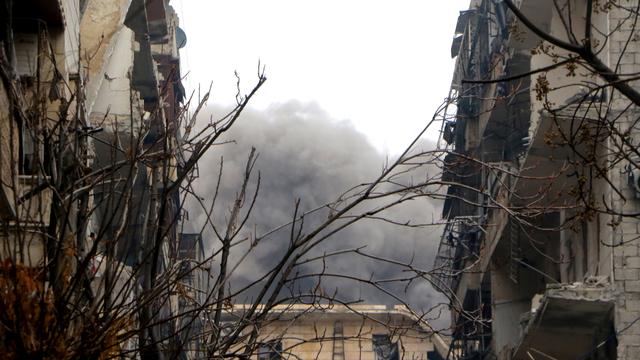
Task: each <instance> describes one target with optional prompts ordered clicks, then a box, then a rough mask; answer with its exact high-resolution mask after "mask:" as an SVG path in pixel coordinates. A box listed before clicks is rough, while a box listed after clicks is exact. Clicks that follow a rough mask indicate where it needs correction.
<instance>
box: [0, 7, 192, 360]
mask: <svg viewBox="0 0 640 360" xmlns="http://www.w3.org/2000/svg"><path fill="white" fill-rule="evenodd" d="M0 19H2V23H3V26H2V29H0V45H1V47H0V77H1V79H0V80H1V81H0V262H1V264H2V269H0V280H1V281H3V282H2V286H3V287H2V289H3V291H5V290H7V289H9V290H11V291H13V292H15V293H16V294H17V295H21V294H20V293H19V292H18V291H17V290H16V289H19V288H20V286H25V285H24V284H22V283H20V281H24V279H21V278H19V277H18V278H16V277H15V276H14V275H15V273H14V272H12V271H15V269H16V268H18V269H26V270H20V271H24V272H25V274H30V275H31V274H35V275H34V278H33V279H30V280H33V281H31V282H29V283H28V285H29V286H31V287H32V289H30V290H32V291H33V294H37V295H39V296H41V304H44V303H47V302H56V306H57V307H56V309H55V310H56V312H55V313H52V314H50V315H51V316H50V317H51V318H52V319H53V318H55V317H56V316H60V317H63V316H69V317H68V318H64V319H65V320H64V325H61V324H57V325H56V326H58V325H60V326H64V327H62V328H61V329H58V330H59V331H58V333H59V335H56V336H59V337H60V338H61V339H63V340H60V339H57V338H56V337H55V336H50V335H48V334H41V335H42V336H46V338H45V339H38V340H26V338H23V337H26V336H32V335H33V334H30V333H28V329H29V326H30V325H29V323H26V324H25V323H21V324H20V323H19V322H17V323H16V324H18V325H16V326H15V328H14V327H12V326H13V325H15V324H14V323H12V322H11V321H10V320H7V319H5V318H3V324H5V325H6V326H4V327H3V330H2V331H0V337H2V339H3V341H4V345H5V349H8V351H9V352H10V353H11V351H12V350H11V344H12V343H11V341H9V340H7V339H12V338H14V339H18V340H21V342H22V343H28V344H30V345H29V346H27V347H25V346H23V347H22V348H21V349H20V351H24V353H20V352H15V353H16V354H22V355H21V356H22V357H23V358H30V355H29V354H31V351H33V352H38V351H45V350H43V349H48V348H47V346H49V345H50V344H49V343H47V342H52V343H53V342H55V341H75V340H76V339H74V336H76V335H77V334H76V333H73V331H80V332H82V334H83V336H88V335H87V334H91V335H90V336H96V337H97V338H96V339H93V338H91V339H89V340H87V341H86V342H87V343H91V342H92V341H93V342H95V343H97V344H102V343H101V341H104V339H103V338H102V336H108V335H109V331H111V330H113V329H114V328H115V329H116V330H114V331H116V332H117V334H118V336H122V337H124V334H127V337H124V340H122V342H121V343H119V344H117V346H116V345H113V348H108V347H105V349H107V350H108V351H111V353H110V354H111V355H110V356H112V355H113V354H114V353H115V352H117V351H122V352H123V353H128V352H131V353H135V352H138V353H137V354H138V355H139V354H140V353H144V352H145V351H147V352H155V353H158V352H165V353H169V352H171V354H172V356H173V355H175V354H176V353H179V352H180V351H181V346H182V344H181V343H180V341H181V340H180V339H179V337H178V336H177V335H176V332H177V331H178V326H177V323H176V321H175V318H176V317H177V315H178V311H179V310H178V307H179V306H178V305H179V304H178V303H179V296H178V295H177V292H176V291H175V288H169V287H167V286H164V287H161V288H159V287H158V285H156V283H158V282H160V281H165V282H168V281H173V283H174V287H175V284H176V283H177V281H175V278H174V277H175V272H174V271H173V267H175V266H177V265H176V264H177V263H178V262H179V260H178V258H179V254H178V251H179V247H180V245H179V237H178V224H179V221H180V220H181V219H182V218H181V216H182V215H183V214H182V212H181V211H182V210H181V199H180V195H179V191H169V190H168V189H170V188H177V186H174V185H175V184H174V182H176V181H177V179H178V175H177V174H178V172H179V170H180V166H181V164H182V163H183V156H182V153H181V146H182V144H180V139H179V121H180V117H181V116H182V111H183V102H184V97H185V91H184V88H183V86H182V83H181V72H180V54H179V49H180V48H181V47H183V46H184V45H185V44H186V36H185V33H184V32H183V31H182V30H181V29H180V28H179V21H178V16H177V15H176V13H175V11H174V10H173V8H172V7H171V5H170V4H169V1H168V0H144V1H143V0H20V1H17V0H16V1H13V0H7V1H4V2H3V4H2V6H0ZM158 219H161V220H158ZM194 246H195V245H194ZM200 248H202V246H201V241H200ZM159 279H162V280H159ZM167 279H169V280H167ZM12 282H13V283H12ZM11 284H12V285H11ZM9 285H11V286H13V287H11V286H9ZM197 285H201V282H199V283H198V284H197ZM150 289H155V291H158V292H159V293H160V295H158V300H157V301H156V302H155V303H153V304H151V305H148V304H143V303H141V302H140V301H141V300H140V299H141V298H140V294H141V292H142V291H150ZM9 290H7V291H8V293H9V292H11V291H9ZM14 295H15V294H14ZM32 297H33V298H35V299H38V297H37V296H35V295H34V296H32ZM5 298H7V297H5ZM61 299H64V300H65V301H67V302H68V303H64V304H63V305H61V304H60V303H59V302H61V301H62V300H61ZM146 301H147V300H145V302H146ZM16 303H18V302H16ZM41 304H38V303H34V304H31V305H33V306H34V308H35V309H39V308H38V307H37V306H41ZM9 305H11V306H13V305H15V304H13V303H9V304H8V305H7V304H5V303H3V306H9ZM24 306H25V307H24V309H27V310H29V309H28V306H27V304H25V305H24ZM65 306H67V307H65ZM136 306H138V307H139V308H141V309H143V310H139V309H137V310H136V312H135V313H134V312H133V311H132V310H131V309H133V308H134V307H136ZM77 309H82V311H80V312H75V311H76V310H77ZM18 310H21V309H18ZM18 310H15V311H18ZM34 311H36V310H34ZM37 311H41V310H37ZM65 311H69V312H70V313H72V314H73V315H69V314H67V313H66V312H65ZM110 311H112V313H110ZM7 313H11V312H10V311H3V316H5V315H6V314H7ZM104 314H111V315H113V316H110V317H108V316H103V315H104ZM106 317H108V318H109V319H110V321H114V323H109V322H104V318H106ZM124 317H126V318H127V321H126V324H127V326H122V324H124V323H125V322H124V321H123V320H122V318H124ZM36 319H37V317H36ZM132 319H133V320H132ZM118 321H122V322H121V323H118ZM66 322H69V323H70V324H71V325H69V324H67V323H66ZM89 324H91V326H90V327H89V328H87V329H84V330H83V328H82V326H87V325H89ZM32 325H33V326H34V327H42V326H43V325H42V324H41V323H39V324H35V323H34V324H32ZM72 325H73V326H72ZM94 325H95V326H94ZM101 326H104V329H103V328H101ZM25 329H27V330H25ZM134 329H139V330H137V331H134ZM49 330H50V331H56V328H54V327H53V325H52V326H51V329H49ZM67 331H68V332H69V333H66V332H67ZM134 332H135V334H133V335H132V333H134ZM105 334H106V335H105ZM114 336H115V335H114ZM65 337H66V338H65ZM16 341H17V340H16ZM56 346H58V348H59V349H62V348H63V347H61V346H59V345H56ZM31 347H33V348H31ZM75 347H79V349H76V348H75ZM105 349H102V351H107V350H105ZM114 349H115V350H114ZM134 349H135V351H134ZM76 350H77V351H78V352H79V353H73V352H72V351H76ZM60 351H63V350H60ZM64 351H68V352H67V353H65V354H64V356H63V354H62V353H61V354H57V355H56V354H55V353H52V354H50V355H51V356H52V357H56V356H59V357H61V358H62V357H68V356H70V355H69V354H74V355H75V356H78V357H79V358H90V357H91V356H89V354H87V353H82V351H86V349H83V348H82V344H77V343H73V344H71V345H68V347H67V348H65V349H64ZM95 351H99V350H95ZM129 355H131V354H128V355H127V356H129ZM131 356H133V355H131ZM134 357H135V356H134Z"/></svg>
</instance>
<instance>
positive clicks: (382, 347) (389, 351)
mask: <svg viewBox="0 0 640 360" xmlns="http://www.w3.org/2000/svg"><path fill="white" fill-rule="evenodd" d="M371 340H372V342H373V352H374V353H375V360H399V359H400V356H399V355H398V343H397V342H394V343H392V342H391V338H390V337H389V335H386V334H381V335H373V336H372V338H371Z"/></svg>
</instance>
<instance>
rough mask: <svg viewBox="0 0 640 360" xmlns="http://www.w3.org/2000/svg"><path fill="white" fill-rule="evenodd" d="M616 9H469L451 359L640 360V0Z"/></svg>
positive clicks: (452, 240)
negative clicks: (637, 96) (638, 76)
mask: <svg viewBox="0 0 640 360" xmlns="http://www.w3.org/2000/svg"><path fill="white" fill-rule="evenodd" d="M601 5H602V4H599V5H596V4H595V2H594V3H592V2H590V1H573V0H563V1H553V0H549V1H546V0H545V1H529V0H520V1H513V2H509V4H507V3H506V2H505V1H493V0H473V1H471V4H470V7H469V9H468V10H465V11H462V12H461V13H460V17H459V19H458V22H457V25H456V28H455V36H454V40H453V44H452V47H451V55H452V57H454V58H455V59H456V65H455V70H454V75H453V81H452V86H451V90H450V96H449V98H450V99H451V103H450V105H449V106H448V108H447V109H446V110H445V112H444V116H443V118H444V119H443V124H442V131H441V134H442V135H441V140H440V143H439V147H440V149H443V153H444V154H445V155H443V162H444V173H443V177H442V181H443V183H445V184H446V185H448V190H447V199H446V201H445V204H444V209H443V218H444V219H445V220H446V223H447V225H446V228H445V230H444V232H443V235H442V238H441V241H440V245H439V249H438V253H437V257H436V260H435V264H434V280H435V284H436V286H437V287H438V288H439V289H440V290H441V291H443V292H445V293H446V294H447V295H449V296H450V299H451V303H450V308H451V325H452V329H451V346H450V349H449V352H448V356H447V358H448V359H501V360H502V359H519V360H520V359H522V360H524V359H527V360H536V359H637V358H640V323H639V322H638V319H640V277H639V276H640V273H639V269H640V257H639V252H638V249H639V247H640V240H638V234H639V227H638V225H640V222H639V221H638V217H637V213H638V210H640V200H638V199H639V198H640V197H639V196H638V195H639V194H640V193H639V192H638V190H640V187H639V186H638V174H639V172H638V170H637V162H636V159H637V157H636V155H634V153H637V150H635V149H637V145H635V144H637V136H638V131H640V128H638V126H637V124H636V119H637V117H638V114H639V112H638V103H637V102H634V100H633V91H634V90H633V89H638V82H637V81H636V82H632V83H631V85H632V88H633V89H632V90H629V89H624V88H622V87H621V86H618V85H619V84H620V83H622V82H625V83H626V82H627V81H629V80H633V79H627V78H625V77H624V76H627V75H629V74H635V73H637V72H638V70H640V57H639V56H638V55H637V54H638V51H640V44H639V43H638V38H637V34H638V29H637V28H635V22H633V20H632V19H633V16H630V15H629V14H633V9H635V7H636V6H637V1H630V2H626V3H625V4H624V5H621V4H614V5H611V4H609V5H610V6H601ZM630 19H631V20H630ZM585 29H586V30H585ZM585 34H586V35H585ZM541 36H552V37H553V38H554V39H560V41H556V42H555V43H550V42H549V41H543V40H542V38H541ZM585 36H586V37H585ZM585 39H586V40H585ZM587 42H588V44H587ZM565 44H569V45H567V46H566V47H567V48H568V50H567V49H565V48H563V46H564V45H565ZM585 44H586V45H585ZM587 47H589V48H593V49H595V50H593V51H592V52H587V51H582V50H581V49H584V48H587ZM573 49H577V50H573ZM606 68H609V69H612V70H610V71H603V70H602V69H606ZM614 73H615V74H614ZM612 76H618V80H616V81H614V80H612V79H613V77H612ZM629 76H630V75H629ZM625 86H626V85H625ZM635 91H637V90H635ZM630 93H631V97H630V96H629V95H628V94H630Z"/></svg>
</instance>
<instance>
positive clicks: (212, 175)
mask: <svg viewBox="0 0 640 360" xmlns="http://www.w3.org/2000/svg"><path fill="white" fill-rule="evenodd" d="M224 110H225V109H219V108H209V109H207V114H203V115H202V116H203V117H204V116H206V117H210V116H213V118H216V116H219V115H220V114H222V113H224ZM234 126H235V128H234V129H233V130H232V131H231V132H230V133H228V134H227V135H226V136H225V138H224V139H222V142H225V141H231V140H233V142H230V143H225V144H222V145H220V146H218V147H214V148H213V150H212V151H210V152H209V153H208V154H207V156H206V157H205V158H204V159H203V161H202V162H201V164H200V166H199V170H200V177H199V179H198V180H197V181H196V183H195V184H194V188H195V190H196V192H197V193H198V194H199V195H200V196H201V197H203V198H204V199H205V202H206V203H207V204H209V203H210V199H209V198H210V197H211V196H212V194H214V193H215V189H216V186H218V181H217V178H218V171H219V169H220V163H221V159H222V163H223V175H222V179H221V182H220V184H219V186H220V189H219V196H218V200H217V204H216V207H215V211H214V213H213V218H214V219H213V221H214V223H216V224H223V223H225V222H226V221H228V217H229V215H230V209H231V207H232V204H233V200H234V197H235V195H236V194H237V192H238V191H239V188H240V185H241V181H242V174H243V171H244V169H245V166H246V161H247V156H248V154H249V152H250V149H251V147H255V148H256V150H257V152H258V154H259V157H258V159H257V162H256V165H255V169H254V181H253V182H252V187H251V189H250V190H251V191H253V190H255V186H256V181H255V178H257V174H258V172H259V174H260V179H261V182H260V190H259V195H258V199H257V201H256V204H255V207H254V209H253V212H252V215H251V217H250V219H249V221H248V222H247V224H246V225H245V230H246V234H247V236H248V238H249V239H252V238H253V237H254V236H255V235H251V234H256V233H257V234H264V233H266V232H267V231H269V230H271V229H274V228H276V227H277V226H279V225H281V224H284V223H287V222H289V221H291V219H292V216H293V211H294V204H295V201H296V199H300V207H301V208H302V210H310V209H314V208H317V207H321V206H322V205H323V204H326V203H327V202H330V201H333V200H335V199H336V198H337V196H339V195H340V194H341V193H342V192H344V191H345V190H347V189H349V188H351V187H352V186H354V185H357V184H360V183H363V182H367V181H371V180H372V179H375V178H376V176H378V175H379V174H380V172H381V171H382V168H383V165H384V163H385V161H386V159H385V157H384V156H383V155H382V154H380V153H379V152H378V151H376V149H375V148H373V147H372V146H371V145H370V144H369V143H368V142H367V140H366V138H365V137H364V136H363V135H362V134H361V133H359V132H357V131H356V130H355V129H354V128H353V127H352V126H351V125H350V124H349V123H348V122H346V121H336V120H335V119H331V118H330V117H329V116H328V114H327V113H326V112H324V111H323V110H322V109H320V108H319V107H318V106H317V105H315V104H303V103H299V102H294V101H292V102H288V103H285V104H280V105H275V106H272V107H270V108H269V109H267V110H266V111H261V112H256V111H252V110H249V111H246V112H245V113H244V114H243V115H242V116H241V118H240V119H239V122H238V123H237V124H236V125H234ZM389 126H393V124H391V123H390V124H389ZM438 206H439V205H438V204H437V203H436V202H435V201H433V200H424V199H421V200H416V201H410V202H407V203H403V204H401V205H399V206H397V207H395V208H393V209H392V210H390V211H388V212H386V213H384V215H385V216H387V217H389V218H393V219H394V220H397V221H401V222H406V221H409V220H411V222H412V223H418V222H421V223H429V222H432V221H434V219H436V220H437V219H438V218H439V211H440V209H439V208H438ZM189 213H190V220H191V222H190V223H191V226H193V228H194V229H197V230H196V231H198V230H199V227H200V226H202V224H203V223H204V222H205V220H206V215H205V212H204V211H203V210H202V208H201V207H200V206H198V204H196V202H193V201H192V202H191V203H190V204H189ZM326 214H327V212H326V211H325V212H322V213H319V214H316V218H315V219H314V218H313V216H312V217H310V218H309V220H308V221H307V223H306V229H309V228H312V227H313V226H314V225H315V224H317V223H318V222H319V221H320V220H322V218H324V219H326V216H327V215H326ZM289 231H290V227H286V228H285V229H283V230H282V231H279V232H276V233H274V234H273V235H271V236H269V237H268V238H265V239H263V240H261V241H260V242H259V244H258V245H257V246H256V247H255V248H253V249H252V250H251V254H250V255H249V257H247V258H245V259H243V262H242V265H241V266H239V267H238V268H237V269H236V271H235V273H234V283H233V285H232V286H233V287H236V288H238V287H239V286H240V285H242V284H247V283H249V282H251V281H252V280H255V279H257V278H258V277H259V276H262V275H263V274H264V273H266V272H267V271H269V270H270V269H271V268H272V266H273V265H274V261H275V260H276V259H279V256H280V255H281V254H282V253H283V252H284V251H285V250H286V248H287V240H288V239H287V237H288V235H289ZM439 233H440V229H439V228H438V227H427V228H405V227H400V226H397V225H392V224H389V223H385V222H382V221H374V220H366V221H362V222H360V223H357V224H355V225H354V226H353V227H350V228H347V229H346V230H345V231H342V232H340V233H338V234H337V235H336V236H334V237H333V238H331V239H330V240H328V241H327V242H326V243H324V244H323V245H322V246H321V247H320V248H319V249H317V250H316V251H315V254H316V255H317V254H322V253H323V252H330V251H335V250H339V249H355V248H361V247H363V246H364V249H363V251H366V252H367V253H370V254H375V255H376V256H381V257H385V258H390V259H394V260H397V261H401V262H407V263H408V262H411V261H412V264H413V265H415V266H416V267H419V268H422V269H428V268H429V267H430V266H431V264H432V261H433V257H434V253H435V250H436V247H437V242H438V240H439ZM204 235H205V238H206V239H207V240H206V241H207V244H208V246H209V247H210V249H209V250H210V251H215V250H217V249H218V248H219V246H220V243H219V241H217V240H216V238H215V236H214V234H213V233H212V232H211V231H210V230H205V232H204ZM250 244H251V240H248V241H246V242H244V243H242V244H241V245H239V246H236V247H234V251H233V256H232V259H233V261H234V262H236V261H239V260H240V259H241V255H242V254H243V253H244V252H245V251H246V250H247V249H248V247H249V246H250ZM216 264H218V263H214V269H215V266H216ZM326 268H327V271H328V272H332V273H337V274H349V275H353V276H360V277H363V278H370V277H374V278H377V279H390V278H396V277H400V276H402V275H403V274H402V272H401V270H402V269H401V268H400V267H398V266H392V265H389V264H381V263H380V262H378V261H373V260H368V259H365V258H362V257H357V256H354V255H353V254H351V255H347V256H342V257H340V256H338V257H334V258H330V259H329V260H328V261H327V262H326ZM406 285H407V284H406V283H403V284H396V285H389V287H388V289H390V290H391V291H393V292H394V293H396V294H397V295H398V296H399V297H400V298H403V299H407V300H408V302H409V303H411V304H412V305H414V306H417V307H420V308H424V309H426V308H427V307H430V306H432V305H434V304H435V303H438V302H440V301H441V298H440V297H439V296H438V295H437V294H436V293H435V291H434V290H433V289H432V288H431V286H430V285H429V284H428V283H427V282H426V281H423V280H418V281H416V282H413V283H411V284H410V286H406ZM309 286H311V284H309ZM322 288H323V289H324V291H325V292H327V293H333V292H335V291H336V290H337V291H338V295H339V296H340V297H341V298H345V299H350V300H353V299H362V300H363V301H366V302H369V303H387V304H390V303H394V302H396V301H395V300H393V299H392V298H390V297H389V296H387V295H383V294H382V293H381V292H380V291H378V290H375V289H372V288H371V287H368V286H366V285H358V284H354V283H353V282H348V281H344V280H339V279H335V278H327V279H324V280H323V281H322ZM405 290H406V291H405ZM250 294H251V293H250V292H248V293H247V295H246V296H247V298H246V299H239V300H238V301H239V302H242V301H250V300H251V299H250V296H251V295H250Z"/></svg>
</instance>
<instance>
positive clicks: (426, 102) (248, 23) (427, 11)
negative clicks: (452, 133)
mask: <svg viewBox="0 0 640 360" xmlns="http://www.w3.org/2000/svg"><path fill="white" fill-rule="evenodd" d="M468 2H469V1H468V0H448V1H433V0H397V1H381V0H342V1H336V0H323V1H306V0H218V1H211V0H173V1H172V2H171V4H172V5H173V6H174V8H175V9H176V11H177V12H178V15H179V16H180V19H181V27H182V28H183V29H184V30H185V32H186V34H187V38H188V43H187V47H186V48H185V49H183V50H182V52H181V55H182V59H183V70H187V71H189V77H188V79H187V81H186V85H187V88H191V89H193V88H196V87H197V86H198V84H201V85H202V86H204V87H206V86H208V84H209V83H210V82H211V81H213V95H214V97H213V103H215V104H220V105H226V104H231V103H233V101H234V96H235V89H236V80H235V78H234V75H233V74H234V70H237V71H238V73H239V74H240V76H241V77H242V89H245V90H247V89H248V88H249V87H250V85H252V84H254V83H255V80H256V73H257V67H258V60H260V61H261V63H262V64H263V65H265V66H266V73H267V77H268V81H267V83H266V84H265V86H264V87H263V89H262V90H261V91H260V93H259V94H258V96H257V98H255V101H254V102H253V106H254V107H256V108H257V109H264V108H266V107H268V106H269V105H270V104H272V103H284V102H287V101H288V100H291V99H297V100H300V101H303V102H316V103H317V104H318V105H319V106H320V107H321V108H323V109H325V110H326V111H327V112H328V113H329V114H330V115H331V117H332V118H335V119H338V120H345V119H347V120H350V121H351V122H352V123H353V124H354V126H355V128H356V129H357V130H359V131H361V132H363V133H364V134H365V135H366V136H367V138H368V139H369V140H370V141H371V142H372V143H373V144H374V146H375V147H376V148H378V149H379V150H383V151H389V152H391V153H397V152H399V151H401V150H402V149H403V148H404V146H405V145H407V144H408V143H409V142H410V141H411V139H412V138H413V136H414V135H415V134H416V133H417V132H418V131H419V130H420V129H422V127H423V126H424V125H425V124H426V122H427V121H428V120H429V119H430V118H431V116H432V114H433V112H434V110H435V109H436V108H437V106H438V105H439V104H440V103H441V102H442V101H443V99H444V98H445V96H446V95H447V92H448V89H449V85H450V79H451V73H452V67H453V60H451V58H450V56H449V55H450V50H449V49H450V46H451V40H452V37H453V31H454V27H455V22H456V20H457V16H458V12H459V11H460V10H463V9H465V8H466V7H467V6H468ZM430 136H431V137H434V136H436V135H435V134H434V133H431V134H430Z"/></svg>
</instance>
